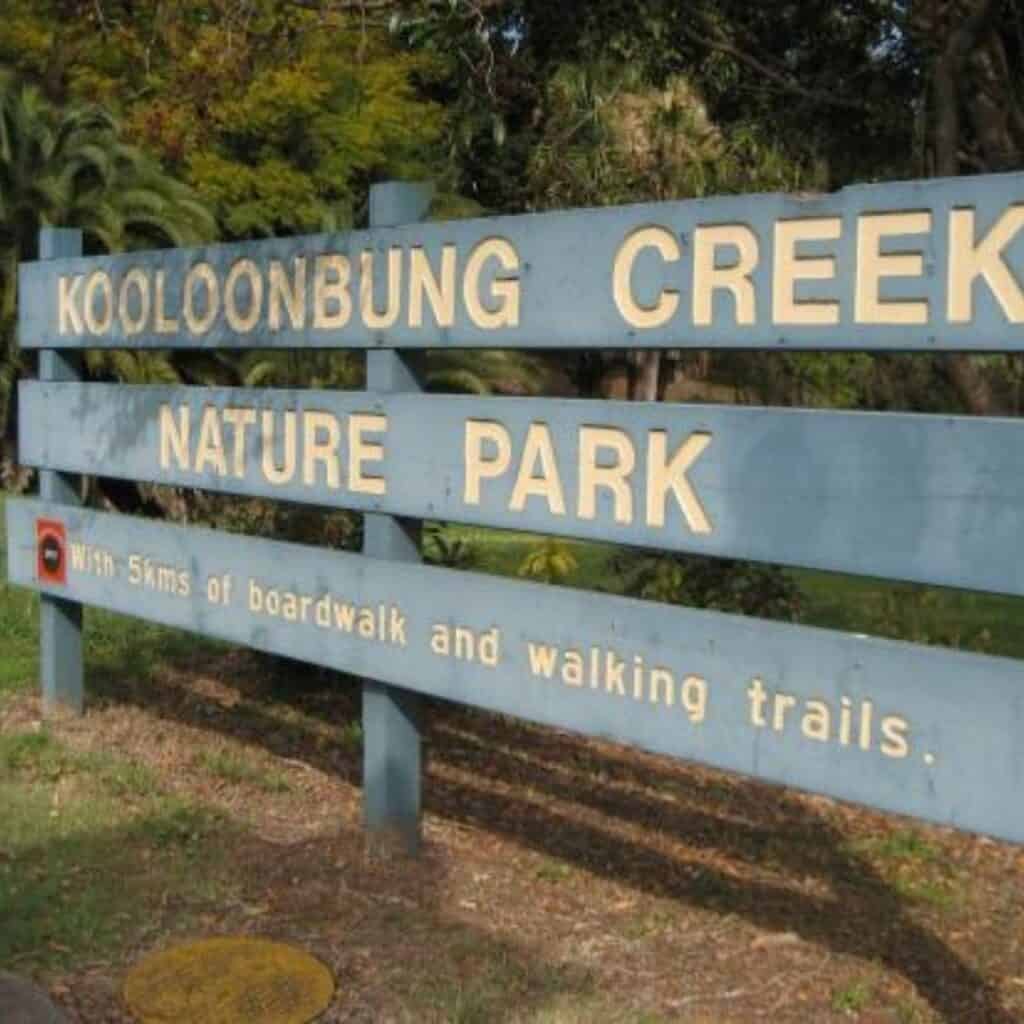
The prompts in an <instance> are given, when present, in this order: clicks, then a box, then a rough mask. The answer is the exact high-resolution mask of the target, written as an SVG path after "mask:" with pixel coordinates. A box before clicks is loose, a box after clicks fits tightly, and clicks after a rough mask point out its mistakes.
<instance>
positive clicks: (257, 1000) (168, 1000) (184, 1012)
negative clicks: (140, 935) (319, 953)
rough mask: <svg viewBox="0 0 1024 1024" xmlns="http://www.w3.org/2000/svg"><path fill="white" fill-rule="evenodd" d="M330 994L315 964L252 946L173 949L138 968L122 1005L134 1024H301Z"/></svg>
mask: <svg viewBox="0 0 1024 1024" xmlns="http://www.w3.org/2000/svg"><path fill="white" fill-rule="evenodd" d="M333 994H334V979H333V978H332V977H331V973H330V971H328V969H327V968H326V967H325V966H324V965H323V964H322V963H321V962H320V961H319V960H317V959H315V958H314V957H312V956H310V955H309V954H308V953H305V952H303V951H302V950H300V949H296V948H294V947H293V946H286V945H284V944H283V943H280V942H269V941H266V940H264V939H253V938H217V939H202V940H200V941H198V942H190V943H187V944H185V945H181V946H175V947H174V948H173V949H168V950H165V951H164V952H162V953H156V954H154V955H153V956H150V957H147V958H146V959H145V960H143V961H142V962H141V963H139V964H137V965H136V966H135V967H134V968H132V970H131V971H130V972H129V974H128V976H127V977H126V978H125V982H124V1001H125V1003H127V1005H128V1008H129V1009H130V1010H131V1012H132V1013H133V1014H134V1015H135V1016H136V1017H137V1018H138V1020H139V1021H140V1022H141V1024H182V1022H185V1021H188V1022H189V1024H308V1022H310V1021H313V1020H315V1019H316V1018H317V1017H318V1016H319V1015H320V1014H321V1013H323V1012H324V1010H325V1009H327V1005H328V1004H329V1003H330V1001H331V997H332V996H333Z"/></svg>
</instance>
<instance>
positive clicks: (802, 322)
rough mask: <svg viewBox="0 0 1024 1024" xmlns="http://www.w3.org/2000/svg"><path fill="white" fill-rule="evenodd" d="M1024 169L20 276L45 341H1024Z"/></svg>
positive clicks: (419, 227)
mask: <svg viewBox="0 0 1024 1024" xmlns="http://www.w3.org/2000/svg"><path fill="white" fill-rule="evenodd" d="M1022 228H1024V174H1019V173H1018V174H1005V175H989V176H984V177H972V178H953V179H947V180H934V181H927V182H906V183H902V184H895V185H893V184H886V185H871V186H858V187H855V188H849V189H846V190H844V191H842V192H839V193H837V194H835V195H827V196H821V197H815V198H807V199H797V198H793V197H791V196H782V195H760V196H730V197H724V198H715V199H702V200H694V201H688V202H675V203H655V204H647V205H640V206H626V207H616V208H605V209H597V210H572V211H568V212H564V213H548V214H536V215H531V216H519V217H496V218H489V219H487V220H465V221H454V222H449V223H424V224H414V225H404V226H401V227H388V228H380V229H377V230H371V231H354V232H348V233H346V234H339V235H315V236H311V237H306V238H288V239H273V240H269V241H262V242H251V243H245V244H243V245H228V246H214V247H208V248H202V249H179V250H174V251H170V252H151V253H131V254H125V255H119V256H110V257H97V258H90V259H61V260H53V261H45V262H40V263H35V264H26V265H23V266H22V268H21V275H20V282H19V294H20V302H21V310H20V323H21V335H20V336H21V344H22V346H23V347H27V348H39V347H42V348H61V347H69V348H81V347H84V348H97V347H114V348H116V347H119V346H130V347H139V346H151V347H156V348H194V347H205V348H216V347H229V348H237V347H258V348H265V347H268V346H285V347H297V346H302V347H328V348H330V347H352V348H373V347H378V346H385V347H386V346H393V347H397V348H439V347H449V346H464V347H471V348H472V347H481V346H496V347H499V348H526V347H529V348H592V347H595V346H599V347H606V348H626V347H631V346H639V347H646V348H663V347H669V348H679V347H684V346H688V347H697V348H718V347H726V348H749V347H763V348H779V347H786V348H813V349H896V348H899V349H923V350H927V351H932V350H935V349H948V348H961V349H973V350H977V351H985V350H990V349H1001V350H1002V349H1013V350H1016V351H1019V350H1021V349H1022V348H1024V290H1022V287H1021V280H1022V278H1024V231H1022Z"/></svg>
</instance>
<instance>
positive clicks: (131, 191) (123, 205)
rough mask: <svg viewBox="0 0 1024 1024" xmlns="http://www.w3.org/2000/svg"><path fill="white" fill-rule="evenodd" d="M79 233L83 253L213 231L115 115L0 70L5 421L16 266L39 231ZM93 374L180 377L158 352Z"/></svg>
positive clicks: (0, 380) (0, 329)
mask: <svg viewBox="0 0 1024 1024" xmlns="http://www.w3.org/2000/svg"><path fill="white" fill-rule="evenodd" d="M46 225H58V226H62V227H77V228H81V229H82V231H83V233H84V239H85V246H86V249H87V251H111V252H113V251H119V250H123V249H131V248H138V247H143V246H145V247H154V246H159V245H167V244H171V245H186V244H189V243H195V242H200V241H204V240H206V239H208V238H210V237H211V235H212V234H213V226H214V225H213V220H212V218H211V217H210V215H209V214H208V212H207V211H206V209H205V207H204V206H203V205H202V203H201V202H199V200H198V198H197V197H196V195H195V193H194V192H193V191H192V190H191V189H189V188H188V187H187V186H186V185H184V184H182V183H181V182H179V181H177V180H176V179H174V178H173V177H171V176H169V175H167V174H165V173H164V172H163V171H162V170H161V169H160V168H159V166H158V165H157V164H156V163H155V162H154V161H153V160H152V159H150V158H149V157H147V156H146V155H145V154H144V153H143V152H142V151H141V150H139V149H138V148H136V147H135V146H132V145H129V144H128V143H126V142H125V141H124V139H123V137H122V135H121V132H120V128H119V126H118V124H117V122H116V121H115V120H114V118H113V117H112V116H111V115H110V113H109V112H107V111H106V110H104V109H102V108H101V107H98V106H94V105H70V106H68V107H65V108H58V107H56V106H54V105H53V104H52V103H50V102H49V101H48V100H47V99H45V97H44V96H43V94H42V93H41V92H40V90H39V89H38V88H36V87H35V86H32V85H30V84H27V83H25V82H24V81H21V80H20V79H19V78H17V77H16V76H15V75H13V74H11V73H10V72H2V73H0V422H2V423H3V424H5V434H6V432H7V431H8V430H9V429H10V423H9V420H10V409H9V406H10V401H9V397H10V394H11V390H12V388H13V386H14V383H15V381H16V380H17V378H18V376H19V374H20V372H21V359H20V355H19V353H18V350H17V346H16V343H15V339H14V319H15V296H16V284H17V265H18V262H19V261H20V260H27V259H31V258H33V257H34V256H35V254H36V240H37V237H38V233H39V229H40V228H41V227H44V226H46ZM89 367H90V369H91V370H92V371H93V372H94V373H96V374H98V375H110V376H113V377H116V378H119V379H122V380H127V381H131V382H133V383H134V382H140V381H143V380H145V381H168V380H177V379H178V378H177V373H176V372H175V371H174V369H173V367H172V366H171V364H170V362H169V360H168V359H167V357H166V356H163V355H161V354H160V353H117V354H104V355H98V354H94V355H92V356H91V357H90V360H89Z"/></svg>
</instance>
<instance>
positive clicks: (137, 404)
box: [20, 382, 1024, 594]
mask: <svg viewBox="0 0 1024 1024" xmlns="http://www.w3.org/2000/svg"><path fill="white" fill-rule="evenodd" d="M20 418H21V427H20V433H21V438H22V442H21V459H22V461H23V462H24V463H25V464H26V465H31V466H50V467H53V468H56V469H61V470H65V471H71V472H76V473H90V474H99V475H106V476H116V477H124V478H128V479H136V480H146V481H150V482H153V483H163V484H174V485H179V486H186V487H199V488H204V489H206V490H211V491H223V492H227V493H232V494H242V495H248V496H256V497H264V498H275V499H283V500H287V501H294V502H304V503H310V504H314V505H323V506H332V505H333V506H340V507H345V508H353V509H359V510H362V511H368V512H375V511H385V512H388V513H391V514H393V515H400V516H406V517H413V518H420V519H422V518H427V519H441V520H452V521H456V522H461V523H475V524H481V525H490V526H498V527H506V528H508V529H513V530H529V531H533V532H537V533H549V534H561V535H565V536H570V537H583V538H589V539H597V540H609V541H616V542H619V543H623V544H633V545H639V546H643V547H650V548H659V549H665V550H672V551H691V552H697V553H701V554H709V555H723V556H727V557H731V558H746V559H753V560H759V561H765V562H778V563H783V564H786V565H800V566H809V567H812V568H819V569H834V570H839V571H843V572H855V573H864V574H868V575H875V576H882V577H887V578H894V579H904V580H915V581H918V582H923V583H937V584H945V585H952V586H961V587H976V588H978V589H984V590H989V591H1001V592H1004V593H1011V594H1024V549H1022V548H1021V546H1020V544H1019V543H1018V540H1019V533H1020V515H1019V512H1018V510H1019V509H1020V508H1024V445H1021V444H1020V443H1019V438H1020V432H1021V424H1020V422H1019V421H1016V420H1010V419H981V418H975V417H952V416H921V415H896V414H878V413H838V412H821V411H808V410H794V409H755V408H737V407H729V406H706V405H678V404H668V403H642V402H585V401H557V402H554V401H551V400H549V399H543V398H541V399H519V398H479V397H476V396H473V397H465V396H451V395H446V396H437V395H415V394H412V395H388V394H373V393H365V392H326V391H275V390H258V391H256V390H243V389H211V388H142V387H136V388H125V387H121V386H118V385H110V384H74V383H65V384H60V383H54V384H41V383H34V382H26V383H24V384H23V385H22V389H21V397H20Z"/></svg>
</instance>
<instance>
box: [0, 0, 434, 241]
mask: <svg viewBox="0 0 1024 1024" xmlns="http://www.w3.org/2000/svg"><path fill="white" fill-rule="evenodd" d="M10 6H11V10H10V12H9V14H8V15H7V16H6V17H5V19H4V23H3V24H0V62H3V61H4V60H7V61H9V62H11V63H12V64H15V65H16V66H18V67H20V68H21V69H22V70H23V71H24V72H25V73H27V74H30V75H32V76H33V77H35V78H37V80H39V81H41V82H42V83H43V84H44V86H45V88H46V90H47V91H48V92H49V94H50V95H51V97H52V98H54V99H56V100H58V101H60V102H61V103H65V102H67V101H87V102H99V103H103V104H105V105H107V106H108V107H110V108H111V109H116V110H117V111H118V112H119V113H120V114H121V115H122V116H123V118H124V120H125V123H126V126H127V131H128V135H129V137H130V138H131V139H132V141H134V142H136V143H138V144H140V145H142V146H143V147H145V148H146V149H147V150H148V151H149V152H151V153H153V154H154V155H156V156H157V157H158V158H159V159H160V160H161V161H163V162H164V164H165V165H166V166H168V167H171V168H173V169H174V170H175V171H176V172H177V173H179V174H180V175H181V176H182V177H183V178H185V179H186V180H187V181H188V182H189V183H190V184H191V185H192V186H194V188H195V189H196V190H197V191H198V193H199V194H200V196H201V197H202V198H203V200H205V202H206V203H208V204H209V205H210V207H211V208H212V209H213V211H214V212H215V214H216V217H217V220H218V223H219V224H220V228H221V233H222V234H225V235H227V236H229V237H232V238H248V237H256V236H263V235H271V234H288V233H297V232H304V231H318V230H328V229H333V228H339V227H348V226H350V225H351V224H352V223H353V222H354V220H355V219H356V218H357V216H358V215H359V213H360V211H361V210H363V209H364V207H365V202H366V191H367V187H368V185H369V183H370V182H371V181H372V180H375V179H377V178H382V177H390V178H423V177H438V176H439V172H440V170H441V149H440V145H439V140H440V137H441V133H442V125H443V111H442V108H441V107H440V106H439V105H438V104H436V103H433V102H431V101H430V100H428V99H426V98H425V97H424V96H423V94H422V91H421V88H420V87H421V84H422V83H424V82H427V81H430V80H432V79H433V77H434V76H435V75H436V74H437V73H438V70H439V68H438V65H437V62H436V59H435V58H432V57H430V56H427V55H425V54H423V53H413V52H403V51H402V50H401V49H399V48H398V47H397V46H396V45H395V40H394V38H393V37H392V36H391V35H390V34H389V33H388V32H387V31H386V28H385V27H384V26H381V25H378V24H370V23H368V22H367V21H366V19H365V18H364V17H361V16H360V15H359V13H358V12H356V13H346V12H344V11H335V10H331V9H330V5H325V6H324V8H323V9H322V10H317V9H315V8H314V6H313V5H310V7H309V8H308V9H307V8H304V7H303V6H302V5H299V4H282V3H277V2H276V0H249V2H246V3H245V4H234V3H217V4H210V3H207V2H205V0H179V2H177V3H175V4H173V5H167V4H165V3H162V2H161V0H138V2H135V3H132V4H124V3H116V2H108V3H104V4H95V5H93V4H91V3H82V4H80V5H78V6H79V9H78V10H77V11H76V12H75V14H76V16H74V17H70V18H69V17H67V11H66V6H67V5H66V4H65V3H63V2H62V0H10Z"/></svg>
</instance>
